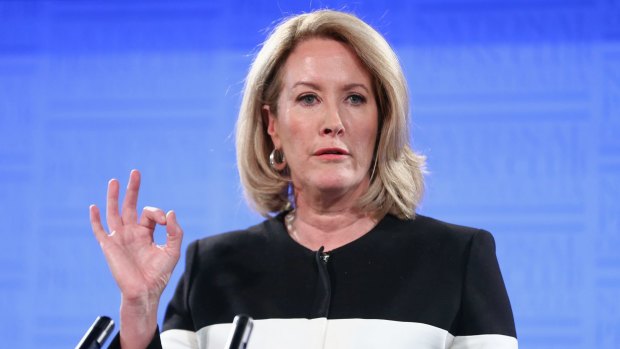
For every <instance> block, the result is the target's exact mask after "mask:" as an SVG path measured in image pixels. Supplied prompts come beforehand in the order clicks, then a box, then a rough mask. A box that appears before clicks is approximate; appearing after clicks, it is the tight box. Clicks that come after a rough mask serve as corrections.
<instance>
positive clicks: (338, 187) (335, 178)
mask: <svg viewBox="0 0 620 349" xmlns="http://www.w3.org/2000/svg"><path fill="white" fill-rule="evenodd" d="M362 182H363V180H361V179H360V178H351V176H342V175H334V174H329V175H324V176H322V178H320V179H319V180H318V181H316V182H315V183H314V184H315V185H316V187H317V188H319V189H320V190H324V191H347V190H349V189H351V188H355V187H358V186H359V185H360V184H361V183H362Z"/></svg>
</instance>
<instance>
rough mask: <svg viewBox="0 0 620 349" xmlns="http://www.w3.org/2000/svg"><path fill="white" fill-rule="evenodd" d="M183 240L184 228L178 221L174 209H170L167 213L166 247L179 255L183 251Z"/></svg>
mask: <svg viewBox="0 0 620 349" xmlns="http://www.w3.org/2000/svg"><path fill="white" fill-rule="evenodd" d="M182 241H183V229H181V226H180V225H179V223H178V222H177V215H176V213H174V211H168V214H167V215H166V248H167V249H168V250H169V251H170V252H171V253H173V254H175V255H177V256H178V255H179V254H180V252H181V242H182Z"/></svg>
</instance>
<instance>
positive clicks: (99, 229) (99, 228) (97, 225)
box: [89, 205, 108, 244]
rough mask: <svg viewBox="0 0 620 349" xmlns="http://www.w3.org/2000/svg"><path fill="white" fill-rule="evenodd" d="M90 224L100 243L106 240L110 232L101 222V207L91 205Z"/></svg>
mask: <svg viewBox="0 0 620 349" xmlns="http://www.w3.org/2000/svg"><path fill="white" fill-rule="evenodd" d="M89 211H90V226H91V227H92V228H93V233H95V237H96V238H97V241H99V243H100V244H102V243H103V242H104V241H105V238H107V237H108V234H107V233H106V232H105V229H104V228H103V225H102V224H101V216H100V215H99V209H98V208H97V206H95V205H90V207H89Z"/></svg>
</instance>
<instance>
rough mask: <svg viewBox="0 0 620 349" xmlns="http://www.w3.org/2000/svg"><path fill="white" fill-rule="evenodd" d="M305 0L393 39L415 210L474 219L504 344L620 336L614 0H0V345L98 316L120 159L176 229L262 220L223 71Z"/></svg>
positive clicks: (205, 231) (108, 289)
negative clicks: (493, 265) (498, 300)
mask: <svg viewBox="0 0 620 349" xmlns="http://www.w3.org/2000/svg"><path fill="white" fill-rule="evenodd" d="M322 7H331V8H336V9H346V10H350V11H353V12H355V13H357V14H358V15H359V16H361V17H362V18H363V19H365V20H366V21H367V22H369V23H370V24H371V25H373V26H374V27H376V28H377V29H378V30H379V31H380V32H381V33H383V34H384V35H385V36H386V37H387V39H388V41H389V42H390V43H391V44H392V45H393V47H394V48H395V50H396V51H397V53H398V54H399V56H400V58H401V61H402V64H403V66H404V68H405V71H406V74H407V77H408V81H409V84H410V89H411V100H412V116H413V128H412V131H413V135H412V137H413V141H414V144H415V147H416V148H417V149H418V150H419V151H421V152H423V153H425V154H426V155H427V156H428V158H429V168H430V174H429V175H428V177H427V179H428V192H427V195H426V197H425V201H424V202H423V205H422V208H421V212H422V213H424V214H427V215H432V216H435V217H437V218H440V219H443V220H448V221H451V222H455V223H460V224H466V225H473V226H477V227H482V228H486V229H488V230H490V231H492V232H493V233H494V235H495V237H496V240H497V246H498V251H497V254H498V258H499V260H500V264H501V267H502V270H503V273H504V278H505V281H506V284H507V287H508V291H509V294H510V297H511V300H512V305H513V309H514V313H515V318H516V323H517V330H518V335H519V340H520V343H521V347H522V348H564V349H565V348H575V349H576V348H599V349H607V348H620V301H619V300H618V296H619V295H620V254H619V252H618V251H619V248H620V218H619V216H620V215H619V213H620V204H619V202H618V198H619V197H620V115H619V113H620V42H619V39H620V3H619V2H618V1H613V0H563V1H557V0H540V1H534V0H521V1H500V0H497V1H492V0H423V1H375V2H366V1H350V2H346V1H342V2H341V1H309V0H306V1H303V2H299V1H290V2H287V1H247V0H245V1H244V0H236V1H218V2H207V1H184V2H172V1H170V2H167V1H156V2H153V1H40V2H39V1H2V2H0V131H1V133H0V212H2V216H1V217H2V219H1V221H0V232H1V234H2V235H1V240H0V241H2V246H1V247H0V268H1V272H0V273H1V274H0V309H2V314H3V316H2V318H1V319H0V343H2V344H0V346H2V347H4V348H38V347H42V346H45V347H47V348H68V347H73V346H75V344H76V343H77V342H78V340H79V339H80V337H81V335H82V333H83V332H84V331H85V330H86V329H87V328H88V326H89V325H90V323H91V322H92V321H93V320H94V318H95V317H96V316H97V315H100V314H109V315H112V316H113V317H114V318H116V319H118V308H119V293H118V290H117V288H116V284H115V283H114V280H113V279H112V277H111V276H110V273H109V271H108V269H107V266H106V263H105V261H104V258H103V255H102V253H101V251H100V249H99V246H98V244H97V242H96V240H95V238H94V237H93V235H92V233H91V230H90V225H89V221H88V205H89V204H91V203H96V204H98V205H99V206H100V207H102V206H104V202H105V191H106V183H107V180H108V179H109V178H112V177H117V178H119V179H121V181H122V183H123V186H124V184H125V183H126V181H127V177H128V174H129V171H130V170H131V169H132V168H138V169H140V170H141V171H142V173H143V186H142V188H143V189H142V192H141V199H140V202H139V206H144V205H154V206H160V207H162V208H164V209H175V210H176V211H177V214H178V217H179V219H180V222H181V223H182V225H183V227H184V229H185V232H186V237H185V240H184V248H185V247H186V246H187V244H188V243H189V242H191V241H192V240H194V239H197V238H199V237H203V236H206V235H211V234H216V233H219V232H223V231H226V230H230V229H235V228H242V227H246V226H248V225H250V224H253V223H255V222H257V221H259V220H260V219H261V218H260V217H259V216H258V215H257V214H255V213H252V212H251V211H250V210H249V209H248V208H247V206H246V204H245V202H244V201H243V197H242V195H241V190H240V187H239V182H238V175H237V171H236V165H235V151H234V137H233V135H234V122H235V119H236V114H237V111H238V106H239V102H240V92H241V88H242V81H243V78H244V76H245V73H246V72H247V70H248V66H249V64H250V62H251V59H252V56H253V54H254V53H256V51H257V47H258V45H259V44H260V43H261V42H262V40H263V39H264V38H265V35H266V33H267V32H268V29H269V28H271V27H272V26H273V23H274V21H276V20H278V19H279V18H281V17H282V16H286V15H290V14H294V13H298V12H300V11H308V10H311V9H317V8H322ZM161 235H164V234H162V231H159V230H158V237H157V239H158V241H161V240H162V236H161ZM183 267H184V266H183V263H182V262H181V263H180V265H179V266H177V269H176V272H175V274H174V277H173V280H172V281H171V284H172V285H171V286H170V287H168V289H167V290H166V293H165V294H164V299H165V300H167V299H169V298H170V294H171V291H172V289H173V288H174V284H176V280H177V279H178V277H179V275H180V273H181V271H182V270H183ZM165 303H166V302H165V301H164V302H163V304H162V307H163V306H164V305H165ZM160 314H163V311H161V312H160ZM160 317H161V316H160Z"/></svg>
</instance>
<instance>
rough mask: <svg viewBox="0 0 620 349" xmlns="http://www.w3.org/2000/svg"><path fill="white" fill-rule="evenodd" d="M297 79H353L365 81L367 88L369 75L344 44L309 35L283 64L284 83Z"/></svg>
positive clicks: (288, 83) (338, 80) (354, 81)
mask: <svg viewBox="0 0 620 349" xmlns="http://www.w3.org/2000/svg"><path fill="white" fill-rule="evenodd" d="M299 81H312V82H315V83H321V82H322V83H328V82H335V83H346V84H349V83H352V82H353V83H362V84H367V85H368V87H369V88H370V83H371V74H370V72H369V71H368V69H367V68H366V66H365V65H364V64H363V63H362V61H361V60H360V58H359V57H358V56H357V54H356V53H355V51H354V50H353V49H352V48H351V47H349V46H348V45H347V44H344V43H342V42H340V41H336V40H333V39H328V38H311V39H306V40H304V41H302V42H300V43H298V44H297V45H296V46H295V48H294V49H293V51H292V52H291V53H290V55H289V57H288V58H287V60H286V62H285V64H284V67H283V82H284V85H290V84H295V83H296V82H299Z"/></svg>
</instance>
